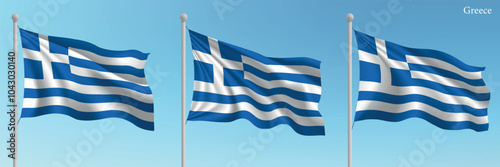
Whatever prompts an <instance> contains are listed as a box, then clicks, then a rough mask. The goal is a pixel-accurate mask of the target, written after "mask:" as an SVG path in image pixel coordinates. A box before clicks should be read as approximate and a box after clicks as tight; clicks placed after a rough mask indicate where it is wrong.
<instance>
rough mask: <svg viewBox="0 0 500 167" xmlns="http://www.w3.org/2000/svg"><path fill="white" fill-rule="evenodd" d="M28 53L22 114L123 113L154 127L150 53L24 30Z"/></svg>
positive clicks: (99, 116) (137, 122)
mask: <svg viewBox="0 0 500 167" xmlns="http://www.w3.org/2000/svg"><path fill="white" fill-rule="evenodd" d="M20 32H21V39H22V46H23V53H24V73H25V79H24V88H25V89H24V100H23V110H22V114H21V117H24V118H26V117H36V116H40V115H45V114H53V113H58V114H65V115H68V116H71V117H73V118H75V119H78V120H97V119H103V118H111V117H114V118H123V119H126V120H128V121H130V122H132V123H133V124H135V125H136V126H138V127H140V128H142V129H146V130H154V120H153V119H154V114H153V94H152V92H151V90H150V89H149V86H148V84H147V83H146V78H145V75H144V65H145V63H146V59H147V57H148V54H146V53H142V52H139V51H136V50H128V51H111V50H106V49H102V48H99V47H97V46H95V45H93V44H90V43H88V42H84V41H80V40H74V39H68V38H60V37H54V36H47V35H42V34H36V33H33V32H30V31H26V30H23V29H20Z"/></svg>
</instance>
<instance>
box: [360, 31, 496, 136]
mask: <svg viewBox="0 0 500 167" xmlns="http://www.w3.org/2000/svg"><path fill="white" fill-rule="evenodd" d="M356 39H357V42H358V49H359V60H360V62H359V63H360V64H359V66H360V82H359V95H358V96H359V97H358V104H357V108H356V117H355V121H360V120H365V119H380V120H385V121H391V122H396V121H402V120H405V119H408V118H412V117H418V118H422V119H425V120H427V121H428V122H430V123H432V124H434V125H436V126H438V127H440V128H443V129H450V130H459V129H473V130H475V131H486V130H488V113H487V109H488V103H489V100H490V92H489V90H488V88H487V87H486V84H485V83H484V81H483V79H482V77H481V72H482V71H483V70H484V68H483V67H473V66H469V65H467V64H465V63H463V62H461V61H460V60H458V59H456V58H454V57H453V56H451V55H448V54H446V53H443V52H440V51H436V50H428V49H413V48H407V47H404V46H400V45H397V44H395V43H392V42H389V41H384V40H382V39H377V38H374V37H371V36H368V35H366V34H363V33H361V32H357V31H356Z"/></svg>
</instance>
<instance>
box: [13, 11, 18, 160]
mask: <svg viewBox="0 0 500 167" xmlns="http://www.w3.org/2000/svg"><path fill="white" fill-rule="evenodd" d="M17 20H19V15H17V14H13V15H12V21H14V46H13V47H14V48H13V50H14V56H15V60H14V67H15V68H14V89H17ZM12 105H14V140H15V141H14V145H15V146H14V159H13V161H14V162H13V165H14V167H17V157H18V154H17V153H18V152H19V151H18V150H17V131H18V127H17V113H18V112H17V90H16V91H14V102H13V103H12Z"/></svg>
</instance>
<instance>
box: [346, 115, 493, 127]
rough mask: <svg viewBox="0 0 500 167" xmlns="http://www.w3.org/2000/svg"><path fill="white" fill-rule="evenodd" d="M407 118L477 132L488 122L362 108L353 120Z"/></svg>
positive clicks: (395, 120) (400, 119)
mask: <svg viewBox="0 0 500 167" xmlns="http://www.w3.org/2000/svg"><path fill="white" fill-rule="evenodd" d="M408 118H422V119H424V120H426V121H428V122H430V123H432V124H433V125H436V126H437V127H440V128H442V129H447V130H461V129H472V130H474V131H477V132H482V131H487V130H488V127H489V124H475V123H473V122H470V121H462V122H450V121H444V120H442V119H439V118H437V117H435V116H433V115H431V114H429V113H426V112H424V111H420V110H410V111H406V112H403V113H389V112H384V111H375V110H363V111H356V117H355V118H354V121H361V120H368V119H378V120H384V121H390V122H400V121H403V120H406V119H408Z"/></svg>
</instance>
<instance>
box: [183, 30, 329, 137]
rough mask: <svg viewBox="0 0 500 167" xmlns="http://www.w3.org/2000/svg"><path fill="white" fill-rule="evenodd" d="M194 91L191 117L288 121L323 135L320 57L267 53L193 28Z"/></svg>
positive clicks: (260, 123) (265, 123)
mask: <svg viewBox="0 0 500 167" xmlns="http://www.w3.org/2000/svg"><path fill="white" fill-rule="evenodd" d="M189 33H190V36H191V44H192V47H193V57H194V71H195V75H194V80H195V81H194V92H193V100H192V103H191V111H190V112H189V116H188V120H191V121H214V122H231V121H234V120H236V119H240V118H243V119H247V120H248V121H250V122H251V123H252V124H254V125H255V126H257V127H258V128H263V129H268V128H272V127H274V126H277V125H280V124H288V125H290V126H291V127H292V128H293V130H295V131H296V132H297V133H299V134H302V135H324V134H325V130H324V123H323V118H322V117H321V114H320V113H319V111H318V103H319V100H320V97H321V74H320V63H321V62H320V61H317V60H314V59H310V58H269V57H264V56H262V55H260V54H258V53H255V52H252V51H250V50H246V49H243V48H240V47H237V46H234V45H231V44H228V43H225V42H222V41H218V40H216V39H213V38H210V37H207V36H204V35H202V34H199V33H197V32H194V31H191V30H190V31H189Z"/></svg>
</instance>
